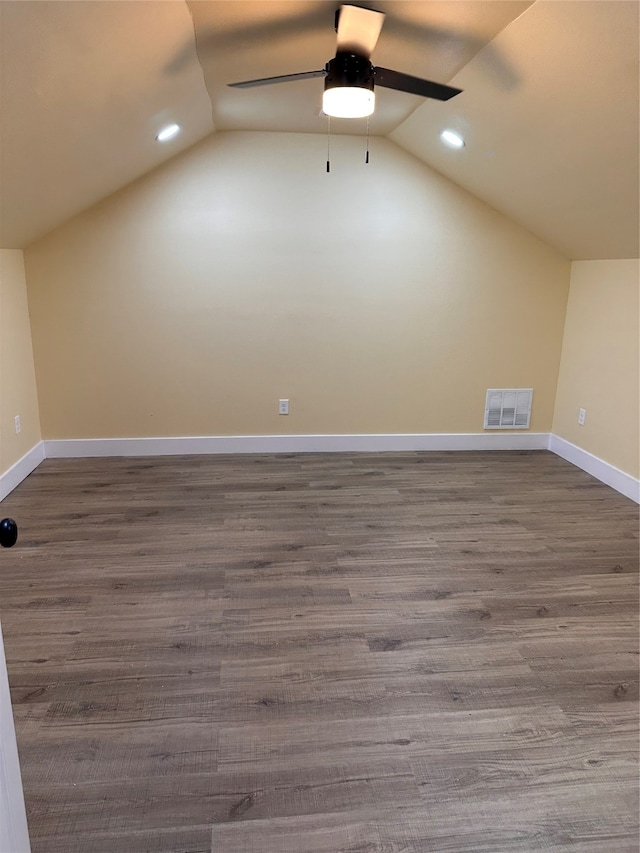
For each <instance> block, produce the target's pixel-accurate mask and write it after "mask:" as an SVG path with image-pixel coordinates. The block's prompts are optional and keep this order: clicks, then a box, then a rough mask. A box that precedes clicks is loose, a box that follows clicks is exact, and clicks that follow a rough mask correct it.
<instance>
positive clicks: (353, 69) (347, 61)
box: [322, 52, 376, 118]
mask: <svg viewBox="0 0 640 853" xmlns="http://www.w3.org/2000/svg"><path fill="white" fill-rule="evenodd" d="M325 71H326V72H327V76H326V77H325V78H324V94H323V96H322V111H323V112H324V114H325V115H328V116H332V117H333V118H365V117H366V116H370V115H371V114H372V113H373V110H374V108H375V102H376V96H375V94H374V91H373V77H374V73H373V66H372V65H371V63H370V62H369V60H368V59H367V58H366V57H364V56H357V55H356V54H354V53H343V52H338V53H337V54H336V56H335V58H334V59H332V60H331V61H330V62H328V63H327V66H326V68H325Z"/></svg>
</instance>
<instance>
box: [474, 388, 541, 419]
mask: <svg viewBox="0 0 640 853" xmlns="http://www.w3.org/2000/svg"><path fill="white" fill-rule="evenodd" d="M532 398H533V388H489V389H488V391H487V402H486V405H485V408H484V428H485V429H529V421H530V420H531V400H532Z"/></svg>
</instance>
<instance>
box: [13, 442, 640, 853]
mask: <svg viewBox="0 0 640 853" xmlns="http://www.w3.org/2000/svg"><path fill="white" fill-rule="evenodd" d="M2 514H3V515H11V516H13V517H14V518H16V519H17V521H18V523H19V525H20V538H19V541H18V545H17V546H16V547H15V548H13V549H11V550H7V551H3V552H2V553H1V554H0V595H1V597H0V619H1V620H2V626H3V630H4V634H5V644H6V652H7V658H8V666H9V679H10V683H11V688H12V698H13V702H14V711H15V722H16V730H17V736H18V744H19V749H20V757H21V763H22V772H23V779H24V789H25V797H26V803H27V812H28V819H29V826H30V832H31V838H32V847H33V853H107V851H108V853H205V851H206V852H207V853H208V851H215V853H338V852H339V851H340V853H400V851H402V853H521V851H527V853H549V852H550V851H554V853H555V852H556V851H557V853H560V851H563V853H637V850H638V840H639V838H638V785H637V781H638V508H637V506H636V505H635V504H633V503H632V502H631V501H629V500H627V499H625V498H623V497H622V496H620V495H619V494H617V493H616V492H614V491H612V490H611V489H609V488H607V487H606V486H604V485H602V484H600V483H598V482H597V481H596V480H594V479H592V478H591V477H589V476H588V475H587V474H585V473H583V472H581V471H579V470H578V469H576V468H574V467H572V466H571V465H569V464H568V463H566V462H564V461H563V460H561V459H559V458H558V457H556V456H554V455H552V454H550V453H547V452H529V453H515V452H514V453H509V452H503V453H396V454H394V453H385V454H317V455H316V454H308V455H275V456H217V457H216V456H208V457H173V458H166V457H165V458H158V459H155V458H140V459H85V460H48V461H46V462H44V463H43V464H42V465H41V466H40V467H39V468H38V469H37V471H36V472H35V473H34V474H33V475H32V476H31V477H29V478H28V479H27V480H26V481H25V482H24V483H23V484H22V485H21V486H20V487H19V488H18V489H17V490H16V491H15V492H13V493H12V494H11V495H10V496H9V497H8V498H7V499H6V500H5V501H4V503H3V504H2Z"/></svg>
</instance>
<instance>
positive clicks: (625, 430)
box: [553, 260, 640, 477]
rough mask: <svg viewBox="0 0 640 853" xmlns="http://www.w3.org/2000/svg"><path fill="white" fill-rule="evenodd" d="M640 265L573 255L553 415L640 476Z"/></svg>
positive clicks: (561, 426) (563, 429)
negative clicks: (579, 258) (578, 258)
mask: <svg viewBox="0 0 640 853" xmlns="http://www.w3.org/2000/svg"><path fill="white" fill-rule="evenodd" d="M639 270H640V262H639V261H637V260H620V261H576V262H574V264H573V266H572V271H571V290H570V294H569V303H568V307H567V319H566V324H565V333H564V342H563V347H562V360H561V364H560V377H559V380H558V395H557V401H556V409H555V415H554V421H553V431H554V433H555V434H556V435H559V436H560V437H561V438H564V439H566V440H567V441H570V442H571V443H572V444H576V445H577V446H578V447H581V448H582V449H583V450H586V451H588V452H589V453H592V454H593V455H594V456H597V457H599V458H600V459H603V460H604V461H605V462H608V463H609V464H610V465H614V466H615V467H616V468H619V469H620V470H621V471H624V472H625V473H626V474H630V475H631V476H632V477H638V476H640V464H639V459H638V456H639V443H640V438H639V435H638V414H639V406H640V400H639V389H640V375H639V372H638V356H639V353H638V337H639V329H640V316H639V312H638V287H639ZM580 408H583V409H585V410H586V419H585V424H584V426H580V425H579V424H578V410H579V409H580Z"/></svg>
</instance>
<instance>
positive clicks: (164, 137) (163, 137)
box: [156, 124, 180, 142]
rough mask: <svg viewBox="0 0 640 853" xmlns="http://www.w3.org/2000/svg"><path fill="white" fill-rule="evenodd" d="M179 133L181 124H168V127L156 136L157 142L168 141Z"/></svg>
mask: <svg viewBox="0 0 640 853" xmlns="http://www.w3.org/2000/svg"><path fill="white" fill-rule="evenodd" d="M178 133H180V125H179V124H168V125H167V126H166V127H163V128H162V130H161V131H160V133H159V134H158V135H157V136H156V142H167V141H168V140H169V139H173V137H174V136H176V134H178Z"/></svg>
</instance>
